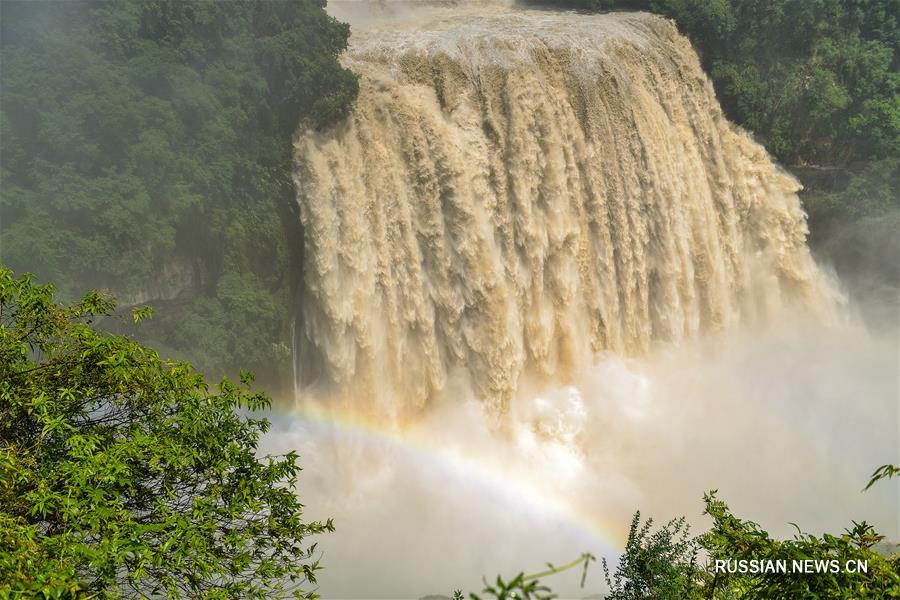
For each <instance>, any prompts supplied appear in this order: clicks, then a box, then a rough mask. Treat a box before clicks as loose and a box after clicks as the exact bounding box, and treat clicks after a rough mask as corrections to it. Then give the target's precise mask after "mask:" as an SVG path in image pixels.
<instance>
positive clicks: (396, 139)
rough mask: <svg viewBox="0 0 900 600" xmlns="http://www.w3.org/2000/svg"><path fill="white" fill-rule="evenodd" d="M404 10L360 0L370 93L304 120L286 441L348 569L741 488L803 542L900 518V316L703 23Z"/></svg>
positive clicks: (518, 551)
mask: <svg viewBox="0 0 900 600" xmlns="http://www.w3.org/2000/svg"><path fill="white" fill-rule="evenodd" d="M389 4H391V3H389ZM393 4H398V5H399V6H400V10H398V11H397V13H398V14H394V15H389V16H388V18H385V15H384V11H383V10H382V9H383V7H382V3H380V2H375V3H372V4H365V3H359V2H347V3H344V4H343V5H342V6H341V5H339V6H337V7H331V9H332V10H337V9H340V10H345V12H346V13H347V14H344V15H342V17H344V18H346V17H347V16H348V15H349V16H353V15H352V14H351V13H353V14H355V12H354V11H359V12H361V13H363V16H364V17H365V21H364V22H362V23H354V33H353V37H352V39H351V50H350V51H349V53H348V54H347V55H346V56H345V57H344V60H345V62H346V64H347V65H348V66H350V67H351V68H352V69H353V70H354V71H355V72H356V73H358V74H359V76H360V95H359V98H358V100H357V102H356V106H355V109H354V110H353V112H352V114H351V115H350V116H349V118H348V119H347V120H346V121H345V122H343V123H341V124H339V125H337V126H336V127H334V128H332V129H330V130H327V131H322V132H310V131H304V132H300V133H298V136H297V138H296V170H295V179H296V182H297V188H298V202H299V205H300V214H301V219H302V222H303V229H304V236H305V238H304V260H305V264H304V266H303V269H304V272H303V283H302V288H301V293H300V298H299V300H298V310H297V321H296V331H295V335H294V340H295V348H294V350H295V362H296V366H297V381H298V388H297V394H296V396H297V398H296V399H297V403H298V404H300V405H302V410H300V411H296V412H294V413H292V414H290V415H284V416H283V417H280V418H279V419H276V421H275V427H274V428H273V431H272V432H271V433H270V434H269V435H268V436H267V438H266V439H265V440H264V445H265V450H266V451H267V452H268V451H271V452H283V451H288V450H297V451H299V453H300V455H301V457H302V459H301V460H302V464H303V466H304V469H305V471H304V474H303V477H301V481H300V487H299V494H300V496H301V498H303V501H304V503H305V504H306V505H307V506H308V510H309V512H310V515H311V516H314V517H317V518H326V517H334V518H335V520H336V524H337V532H336V533H335V534H331V535H328V536H324V537H323V538H322V539H321V545H320V547H321V548H322V549H323V550H324V553H325V556H324V557H323V564H325V565H326V570H325V572H324V574H323V575H322V576H321V579H320V581H321V584H322V590H321V591H322V593H323V594H324V595H325V596H326V597H339V598H367V599H371V598H415V597H419V596H421V595H422V594H426V593H434V592H436V593H449V591H450V590H452V589H455V588H458V587H464V588H467V589H469V590H472V591H477V590H478V589H480V588H479V587H478V586H479V582H480V581H481V577H482V575H487V576H489V577H491V576H493V575H494V574H496V573H504V574H514V573H516V572H518V571H519V570H522V569H525V570H528V569H537V570H540V567H541V566H542V565H543V564H544V561H548V560H549V561H554V562H556V563H557V564H560V563H562V562H564V561H567V560H570V559H571V558H573V557H574V556H577V554H578V552H582V551H590V552H594V553H596V554H598V555H603V556H607V557H609V558H611V559H612V558H614V557H615V556H616V555H617V554H618V552H619V551H620V550H621V545H622V543H623V542H624V536H625V529H627V524H628V522H629V519H630V517H631V514H632V512H633V511H634V510H635V509H638V508H640V509H641V510H642V511H644V514H645V515H652V516H654V517H656V518H657V519H658V520H665V519H668V518H670V517H673V516H677V515H679V514H686V515H689V518H690V516H691V515H697V514H698V512H699V507H700V497H701V495H702V493H703V492H704V491H706V490H709V489H712V488H718V489H719V490H720V491H721V493H722V497H723V498H725V499H727V500H733V501H734V503H736V504H734V505H733V507H734V508H736V509H739V510H741V511H743V510H747V511H748V513H749V516H750V517H753V518H755V519H758V520H759V521H760V522H761V523H764V524H767V527H768V528H769V530H770V531H772V532H773V533H774V534H776V535H786V536H789V535H791V533H792V529H791V527H790V526H788V525H787V523H788V522H798V523H800V525H801V526H802V527H804V528H806V529H809V530H813V531H840V530H841V529H842V528H843V527H845V526H847V524H848V519H849V518H856V519H857V520H859V519H861V518H866V519H868V520H869V521H872V522H874V523H876V525H878V526H879V527H878V528H879V529H880V530H882V531H885V532H887V533H888V534H889V535H890V534H891V533H890V532H898V525H897V515H896V506H897V492H896V490H895V489H891V488H888V487H883V488H881V489H877V490H872V491H870V492H868V493H867V494H865V495H863V494H859V493H858V490H859V488H860V487H861V486H862V485H864V480H863V479H864V477H865V475H866V474H868V473H869V472H871V468H873V466H876V465H878V464H882V463H883V462H884V461H885V460H887V459H888V458H889V457H890V456H895V455H896V453H897V451H898V448H897V441H896V440H897V438H896V428H895V427H894V425H893V424H895V423H896V422H897V419H898V418H900V415H898V406H897V402H896V398H897V397H898V395H900V390H898V381H897V377H896V365H897V361H898V360H900V356H898V348H897V344H896V339H879V338H874V337H873V336H871V335H870V334H869V333H868V332H866V331H865V330H863V329H861V328H860V327H858V326H857V325H856V324H854V322H853V320H852V319H845V318H844V317H845V316H846V314H845V311H843V310H841V309H840V307H838V306H837V304H838V302H837V298H838V295H837V294H836V293H835V292H834V291H833V288H832V287H831V285H830V283H829V282H826V280H825V278H824V277H823V275H822V273H821V272H820V270H819V269H818V267H817V266H816V265H815V264H814V262H813V261H812V259H811V257H810V253H809V251H808V249H807V247H806V245H805V238H806V233H807V232H806V225H805V221H804V215H803V213H802V211H801V208H800V205H799V202H798V199H797V196H796V193H795V192H796V191H797V189H798V187H799V186H798V183H797V182H796V180H794V179H793V178H792V177H791V176H790V175H788V174H786V173H784V172H783V171H781V170H780V169H779V168H778V167H777V166H776V165H774V164H773V163H772V161H771V159H770V158H769V157H768V156H767V155H766V153H765V151H764V150H763V149H762V147H760V146H759V145H758V144H756V143H755V142H753V141H752V140H751V139H750V137H749V136H748V135H747V134H746V133H745V132H743V131H741V130H740V129H738V128H736V127H734V126H733V125H731V124H730V123H729V122H728V121H727V120H726V119H725V118H724V117H723V115H722V112H721V110H720V108H719V106H718V104H717V102H716V99H715V97H714V94H713V90H712V88H711V86H710V83H709V81H708V79H707V78H706V76H705V75H704V73H703V72H702V70H701V69H700V66H699V64H698V61H697V57H696V56H695V54H694V52H693V50H692V49H691V47H690V45H689V43H688V42H687V41H686V39H685V38H683V37H682V36H680V35H679V34H678V33H677V32H676V30H675V28H674V26H673V25H672V24H671V23H670V22H668V21H665V20H663V19H661V18H658V17H654V16H651V15H647V14H634V13H617V14H608V15H586V14H575V13H562V12H553V11H534V10H521V9H519V8H516V7H503V6H497V5H494V4H483V3H482V4H475V3H474V2H465V3H461V4H457V5H452V3H450V6H446V4H448V3H443V4H444V5H441V6H435V4H436V3H434V2H429V3H421V2H407V3H402V2H401V3H393ZM422 4H426V6H425V7H424V8H423V7H422ZM388 12H390V11H388ZM370 17H374V18H370ZM802 316H809V317H810V318H809V319H804V318H798V317H802ZM836 316H840V317H841V318H840V319H835V317H836ZM832 320H837V321H839V322H838V323H837V326H836V327H832V328H823V327H822V324H823V323H826V322H830V321H832ZM807 321H808V322H807ZM706 333H709V334H710V335H704V334H706ZM317 400H324V401H323V402H317ZM848 406H852V410H848ZM485 408H486V409H487V410H486V411H485ZM485 414H487V415H489V416H492V417H494V418H493V419H492V418H485ZM500 416H502V417H503V419H502V421H501V423H502V427H500V428H499V430H500V431H499V435H498V427H497V421H498V417H500ZM396 417H404V418H396ZM892 453H893V454H892ZM886 457H887V458H886ZM825 497H827V498H829V500H830V501H829V502H822V501H821V498H825ZM691 520H692V521H693V522H694V525H696V526H697V527H698V528H705V527H706V526H708V523H705V522H702V521H701V520H700V519H699V517H696V516H695V517H694V518H691ZM698 530H699V529H698ZM895 537H896V536H895ZM570 579H572V580H571V581H570V580H566V579H565V577H560V578H554V580H553V581H552V582H549V583H551V585H552V586H553V588H554V590H555V591H556V592H558V593H560V594H565V595H566V596H565V597H572V598H574V597H585V595H587V594H589V593H596V592H598V591H600V590H601V589H602V588H603V585H602V583H601V582H600V581H599V578H598V576H597V574H596V573H594V574H592V575H590V576H589V578H588V589H587V590H581V589H580V588H579V585H578V581H577V577H574V578H570Z"/></svg>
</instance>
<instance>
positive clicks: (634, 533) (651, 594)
mask: <svg viewBox="0 0 900 600" xmlns="http://www.w3.org/2000/svg"><path fill="white" fill-rule="evenodd" d="M652 527H653V519H647V521H646V522H645V523H644V524H643V525H642V524H641V513H640V511H638V512H636V513H635V514H634V517H633V518H632V520H631V528H630V529H629V531H628V539H627V541H626V542H625V553H624V554H623V555H622V557H621V559H620V560H619V564H618V566H617V567H616V571H615V573H614V574H613V575H612V576H610V573H609V565H608V564H607V562H606V559H605V558H604V559H603V574H604V576H605V579H606V585H607V586H608V587H609V590H610V594H609V596H608V597H609V598H610V599H611V600H643V599H648V600H649V599H657V600H680V599H682V598H691V597H695V596H697V595H698V591H699V590H700V589H701V588H700V584H699V579H701V578H700V570H699V569H698V568H697V551H698V549H699V545H698V543H697V540H696V539H694V538H692V537H691V536H690V528H689V526H688V525H687V521H686V520H685V518H684V517H681V518H678V519H673V520H672V521H670V522H668V523H667V524H666V525H665V526H663V527H662V528H660V529H659V530H657V531H655V532H653V533H651V528H652Z"/></svg>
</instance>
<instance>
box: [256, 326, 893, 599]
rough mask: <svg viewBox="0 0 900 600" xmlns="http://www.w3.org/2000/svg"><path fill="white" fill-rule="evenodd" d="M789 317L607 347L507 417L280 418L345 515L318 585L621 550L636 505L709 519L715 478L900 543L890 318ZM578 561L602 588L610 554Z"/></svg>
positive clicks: (780, 524)
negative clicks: (365, 424)
mask: <svg viewBox="0 0 900 600" xmlns="http://www.w3.org/2000/svg"><path fill="white" fill-rule="evenodd" d="M795 317H796V318H793V319H790V320H785V321H784V322H781V323H774V324H771V325H770V326H768V327H766V328H765V329H763V330H759V329H756V330H753V331H739V332H735V333H733V334H729V335H722V336H707V337H705V338H703V339H698V340H695V341H693V342H689V343H684V344H681V345H679V346H677V347H675V346H669V347H665V346H661V347H657V348H656V349H654V350H653V351H652V352H651V353H650V354H649V355H648V356H646V357H643V358H620V357H615V356H607V357H604V358H601V359H600V360H598V362H597V363H596V364H595V365H594V366H592V367H591V368H589V369H587V370H585V372H583V373H581V374H580V375H579V376H578V378H577V381H574V382H572V385H569V386H560V387H555V388H548V389H543V390H540V391H539V392H537V391H534V390H532V391H531V392H528V393H525V392H523V393H520V394H519V395H518V396H517V398H516V401H515V404H514V406H515V409H514V411H513V413H512V414H511V415H510V422H509V427H508V428H507V429H506V430H505V431H500V430H497V429H492V428H491V427H490V426H489V425H488V423H489V420H488V419H485V418H484V415H483V414H482V409H481V407H480V405H479V404H478V403H477V402H475V401H472V400H470V399H466V398H454V399H453V400H452V401H449V400H448V401H447V402H445V403H444V404H443V405H442V406H437V407H434V408H433V409H431V410H429V411H427V412H425V413H424V414H423V415H422V418H421V419H420V420H418V421H416V422H414V423H412V424H410V425H409V426H407V427H405V428H402V427H399V426H398V427H397V428H395V429H394V430H393V431H391V432H390V433H389V434H384V433H378V432H376V433H374V434H373V433H372V432H371V431H367V430H365V429H362V428H360V427H354V426H349V427H348V426H347V425H346V424H342V423H347V422H352V420H351V421H347V420H346V419H344V420H343V421H342V420H341V419H338V420H336V421H333V422H332V423H327V422H326V421H324V420H322V419H316V420H310V419H305V418H304V417H303V416H302V415H288V414H281V415H279V416H277V417H276V418H275V419H274V427H273V432H272V433H271V434H270V435H269V437H268V438H267V439H266V441H265V448H264V449H265V450H266V451H271V452H282V451H287V450H290V449H297V450H298V451H299V452H300V454H301V462H302V464H303V465H304V467H305V470H304V472H303V474H302V477H301V482H300V487H299V494H300V496H301V498H302V499H303V501H304V502H305V503H306V505H307V506H308V511H309V515H310V516H314V517H317V518H325V517H328V516H331V517H334V518H335V522H336V527H337V532H336V533H334V534H332V535H329V536H327V537H324V538H321V539H320V540H319V547H320V549H321V551H322V553H323V562H324V564H325V565H326V570H325V571H324V572H323V575H322V577H321V578H320V583H321V590H320V591H321V593H322V594H323V595H324V596H326V597H329V598H414V597H421V596H424V595H426V594H445V595H450V593H451V591H452V590H453V589H457V588H462V589H465V590H471V591H477V590H478V589H480V582H481V577H482V575H484V576H487V577H489V578H492V577H493V576H494V575H496V574H498V573H502V574H506V575H514V574H515V573H518V572H519V571H523V570H524V571H526V572H534V571H539V570H541V568H543V566H544V563H546V562H553V563H555V564H562V563H563V562H566V561H568V560H571V559H573V558H575V557H577V556H578V554H579V553H580V552H585V551H587V552H592V553H594V554H595V555H597V556H598V557H604V556H605V557H608V558H609V559H610V560H611V561H612V562H613V563H614V560H615V558H616V557H617V555H618V553H619V552H620V551H621V549H622V546H623V545H624V541H625V537H626V534H627V526H628V523H629V521H630V517H631V515H632V513H633V512H634V511H635V510H641V511H642V515H643V516H644V517H648V516H652V517H654V519H655V520H656V521H657V522H659V523H662V522H665V521H666V520H668V519H670V518H674V517H677V516H680V515H686V516H687V517H688V519H689V521H690V523H691V524H692V525H693V526H694V531H695V532H696V533H699V532H701V531H703V530H704V529H705V528H706V527H707V526H708V525H709V522H708V521H707V520H706V519H705V518H704V517H703V516H702V515H701V514H700V513H701V511H702V494H703V493H704V492H705V491H708V490H711V489H718V490H719V496H720V497H721V498H722V499H724V500H725V501H726V502H728V503H729V505H730V507H731V508H732V509H733V511H734V513H735V514H736V515H737V516H739V517H744V518H750V519H752V520H756V521H757V522H759V523H760V524H761V526H762V527H763V528H764V529H766V530H767V531H769V533H770V534H773V535H776V536H790V535H792V534H793V533H794V532H795V530H794V528H793V526H792V525H791V524H790V523H796V524H797V525H799V526H800V528H801V529H803V530H804V531H806V532H810V533H818V534H821V533H822V532H831V533H840V532H841V531H843V529H844V527H848V526H850V525H851V523H850V520H851V519H854V520H856V521H860V520H863V519H865V520H867V521H869V522H870V523H873V524H874V525H875V526H876V528H877V529H878V530H879V531H882V532H883V533H884V534H885V535H886V536H887V537H888V539H890V540H894V541H896V540H897V539H898V538H900V529H898V509H897V507H898V506H900V497H898V489H897V486H891V485H881V486H875V487H874V488H872V489H871V490H869V491H867V492H865V493H862V492H861V489H862V487H863V486H864V485H865V483H866V481H867V476H868V475H869V474H870V473H871V472H872V470H874V468H875V467H876V466H878V465H881V464H883V463H885V462H889V461H892V460H895V459H896V457H897V455H898V452H900V449H898V440H897V430H898V421H900V414H898V403H897V398H898V397H900V390H898V378H897V365H898V360H900V356H898V343H897V337H896V335H895V332H894V331H892V330H887V332H886V333H885V334H884V335H878V334H873V333H871V332H869V331H867V330H866V328H865V327H864V326H862V325H861V324H859V323H858V322H854V321H853V320H849V321H848V322H847V323H845V324H843V325H841V326H837V327H833V328H828V329H823V328H821V327H820V326H817V325H815V324H813V323H809V322H806V321H805V320H804V319H803V317H802V316H800V315H795ZM579 577H580V574H579V573H567V574H564V575H560V576H558V577H557V578H554V580H553V582H552V584H553V587H554V591H557V593H560V594H562V596H563V597H570V598H581V597H585V596H588V595H590V594H592V593H599V592H602V590H603V589H604V587H605V586H604V584H603V583H602V571H601V569H600V568H599V566H597V565H594V566H593V567H592V569H591V570H590V572H589V576H588V579H587V586H586V589H585V590H580V589H579V588H578V580H579Z"/></svg>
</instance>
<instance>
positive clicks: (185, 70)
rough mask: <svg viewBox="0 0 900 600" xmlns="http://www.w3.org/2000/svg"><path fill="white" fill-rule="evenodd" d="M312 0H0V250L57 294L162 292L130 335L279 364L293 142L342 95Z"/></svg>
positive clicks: (291, 246)
mask: <svg viewBox="0 0 900 600" xmlns="http://www.w3.org/2000/svg"><path fill="white" fill-rule="evenodd" d="M324 6H325V2H324V0H298V1H291V0H270V1H266V2H255V1H244V0H238V1H231V2H219V1H216V0H194V1H191V2H169V1H166V0H151V1H142V0H127V1H123V2H102V1H84V0H79V1H75V2H68V1H67V2H17V1H9V2H3V3H0V11H2V13H0V27H2V30H0V43H2V56H3V68H2V70H0V127H2V130H0V157H2V161H0V163H2V170H0V191H2V192H0V220H2V223H3V243H2V248H0V251H2V258H3V260H4V261H5V262H6V263H7V264H8V265H10V266H11V267H13V268H16V269H18V270H26V269H27V270H30V271H33V272H35V273H40V274H41V276H42V277H46V278H47V279H48V280H51V281H56V282H59V283H60V285H61V289H60V292H61V293H62V294H63V296H64V297H67V298H74V297H76V296H79V295H80V294H82V293H84V292H85V291H87V290H88V289H93V288H98V289H110V290H112V291H113V292H115V293H116V294H117V295H118V296H119V297H120V298H121V299H122V301H123V303H125V304H129V303H136V302H141V301H142V300H145V299H148V298H152V299H154V302H155V303H156V304H158V305H159V304H160V301H161V300H162V301H166V308H167V310H166V311H164V313H163V314H164V315H166V316H164V317H163V318H162V319H160V320H159V322H157V323H154V324H153V325H151V326H150V327H148V328H147V331H146V332H145V333H144V335H145V336H146V337H149V338H150V339H151V340H152V341H153V342H154V343H155V344H156V345H158V346H159V347H161V348H163V349H168V350H170V351H174V352H175V354H177V355H181V356H188V357H190V358H192V359H193V360H196V361H197V362H198V364H199V365H201V366H203V367H205V368H207V369H216V370H220V369H222V368H224V367H225V366H229V367H233V366H235V365H236V364H241V365H243V366H245V367H247V368H253V369H255V370H257V371H258V372H259V373H260V375H261V376H263V377H266V378H269V379H271V378H272V377H274V376H276V375H277V374H278V372H279V369H280V370H282V371H283V370H284V369H285V364H286V363H287V362H288V354H289V351H288V349H287V346H288V344H289V341H288V331H289V327H288V323H287V320H288V319H289V316H290V314H291V309H290V305H291V301H292V292H293V289H294V284H295V277H296V274H295V273H293V269H292V267H293V266H295V265H296V263H297V262H298V259H297V256H298V255H299V253H300V252H301V249H300V248H301V246H300V244H301V235H300V233H299V232H298V231H297V229H298V228H299V220H298V219H297V217H296V215H295V214H294V213H293V212H292V211H293V210H294V205H295V203H294V200H293V198H294V191H293V182H292V180H291V137H292V135H293V133H294V131H296V129H297V127H298V125H301V124H302V125H305V126H310V127H325V126H327V125H329V124H330V123H333V122H334V121H336V120H337V119H340V118H341V117H342V116H343V115H345V114H346V113H347V111H348V109H349V107H350V105H351V103H352V102H353V100H354V98H355V95H356V90H357V84H356V78H355V76H354V75H353V74H352V73H351V72H350V71H348V70H346V69H343V68H342V67H341V66H340V64H339V63H338V55H339V53H340V52H341V51H342V50H343V49H344V48H345V47H346V45H347V38H348V36H349V26H347V25H346V24H343V23H339V22H338V21H336V20H334V19H333V18H331V17H329V16H328V15H327V14H326V13H325V11H324ZM168 301H171V302H170V303H169V302H168Z"/></svg>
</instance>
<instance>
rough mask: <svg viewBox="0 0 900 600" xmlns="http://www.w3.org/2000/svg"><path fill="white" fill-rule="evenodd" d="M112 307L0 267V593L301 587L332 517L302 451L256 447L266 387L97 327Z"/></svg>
mask: <svg viewBox="0 0 900 600" xmlns="http://www.w3.org/2000/svg"><path fill="white" fill-rule="evenodd" d="M113 308H114V301H113V300H111V299H110V298H108V297H105V296H103V295H101V294H98V293H96V292H91V293H88V294H87V295H86V296H84V298H83V299H81V300H80V301H78V302H75V303H72V304H68V305H60V304H56V303H54V300H53V288H52V286H50V285H36V284H34V283H33V282H32V280H31V278H30V277H28V276H26V277H22V278H15V277H14V275H13V273H12V271H10V270H8V269H6V268H5V267H2V268H0V596H3V597H7V596H9V595H24V596H32V595H37V594H42V595H43V596H44V597H61V596H68V595H72V594H76V593H79V594H80V593H84V594H91V595H99V596H114V595H124V596H127V597H130V596H133V597H146V596H159V595H165V596H167V597H172V596H180V595H185V596H191V597H266V596H269V595H272V594H280V593H283V592H285V591H288V590H293V591H294V593H295V595H297V596H298V597H309V596H310V595H311V594H310V593H308V592H307V591H304V588H306V587H307V586H308V585H314V584H315V581H316V579H315V574H316V570H317V569H318V567H319V566H318V562H317V561H316V560H315V559H314V556H313V553H314V551H315V546H314V545H309V544H308V543H307V537H308V536H309V535H312V534H317V533H321V532H324V531H329V530H331V529H333V527H332V524H331V522H330V521H328V522H325V523H320V522H305V521H304V520H303V518H302V512H301V509H302V506H301V504H300V503H299V502H298V500H297V497H296V495H295V484H296V478H297V474H298V471H299V467H298V466H297V462H296V459H297V457H296V455H294V454H288V455H286V456H282V457H268V456H267V457H263V458H259V457H258V456H257V444H258V442H259V438H260V434H261V433H263V432H265V431H266V430H267V428H268V422H267V421H266V420H264V419H259V418H256V417H254V416H252V414H251V415H250V416H242V415H245V414H247V413H248V411H255V410H259V409H263V408H265V407H267V406H268V404H269V400H268V398H266V397H265V396H264V395H263V394H260V393H254V392H251V391H250V389H249V386H250V383H251V381H252V377H251V376H249V375H248V374H244V375H243V376H242V377H241V381H240V383H231V382H230V381H228V380H227V379H226V380H223V381H222V382H221V383H220V384H219V385H218V386H216V387H215V388H210V387H209V386H208V385H207V384H206V383H205V381H204V379H203V377H202V376H201V375H199V374H197V373H196V372H194V371H193V370H192V369H191V367H190V366H189V365H187V364H186V363H175V362H171V361H164V360H161V359H160V358H159V356H158V354H157V353H156V352H155V351H153V350H150V349H149V348H146V347H144V346H142V345H140V344H138V343H136V342H134V341H133V340H131V339H129V338H126V337H123V336H113V335H108V334H104V333H102V332H100V331H98V330H97V328H96V324H95V320H96V319H97V318H98V317H99V316H101V315H105V314H109V313H110V312H111V311H112V310H113ZM133 316H134V320H135V321H140V320H143V319H145V318H147V317H148V316H149V311H148V310H146V309H138V310H136V311H134V313H133Z"/></svg>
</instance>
